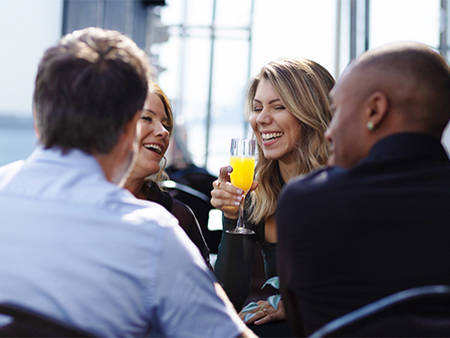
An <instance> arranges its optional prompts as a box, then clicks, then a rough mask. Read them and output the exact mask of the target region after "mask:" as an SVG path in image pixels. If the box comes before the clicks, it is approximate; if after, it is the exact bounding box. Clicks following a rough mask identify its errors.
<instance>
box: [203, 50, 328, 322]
mask: <svg viewBox="0 0 450 338" xmlns="http://www.w3.org/2000/svg"><path fill="white" fill-rule="evenodd" d="M333 85H334V79H333V77H332V76H331V75H330V74H329V72H328V71H327V70H326V69H325V68H324V67H322V66H321V65H319V64H318V63H316V62H314V61H311V60H307V59H281V60H278V61H273V62H270V63H268V64H267V65H265V66H264V67H263V68H262V70H261V71H260V73H259V74H258V75H257V76H256V77H255V78H254V80H253V81H252V83H251V85H250V88H249V91H248V95H247V114H246V116H247V118H248V120H249V122H250V125H251V127H252V129H253V132H254V136H255V138H256V140H257V144H258V160H257V164H256V168H255V183H254V184H253V186H252V190H253V191H252V192H251V193H250V194H249V198H248V199H247V200H246V214H245V218H246V221H247V224H248V225H249V226H250V227H251V228H252V229H253V230H254V231H255V232H256V236H254V237H248V238H244V237H243V236H235V235H234V236H233V235H231V234H227V233H225V231H224V232H223V236H222V241H221V245H220V247H219V253H218V258H217V262H216V265H215V272H216V275H217V278H218V280H219V281H220V282H221V283H222V284H223V286H224V289H225V291H226V292H227V293H228V296H229V297H230V299H231V300H232V302H233V304H234V305H235V307H236V308H237V309H238V310H239V309H241V307H242V305H243V304H244V302H245V301H246V299H248V296H249V290H250V280H251V278H252V275H251V271H252V265H253V264H254V256H253V254H252V252H254V249H253V244H256V243H257V242H258V243H259V245H260V247H261V252H262V256H263V259H264V270H265V277H266V278H270V277H274V276H277V269H276V261H277V258H276V242H277V236H276V223H275V211H276V207H277V199H278V196H279V194H280V192H281V189H282V188H283V186H284V184H285V183H287V182H288V181H290V180H291V179H292V178H294V177H296V176H298V175H301V174H306V173H309V172H310V171H312V170H314V169H316V168H319V167H321V166H323V165H325V164H326V162H327V159H328V149H327V145H326V141H325V138H324V133H325V130H326V129H327V126H328V123H329V121H330V120H331V112H330V104H329V100H328V93H329V92H330V90H331V88H332V87H333ZM231 170H232V169H231V167H230V166H226V167H223V168H221V171H220V176H219V178H218V179H217V180H216V181H215V182H214V183H213V188H214V189H213V191H212V192H211V195H212V199H211V204H212V205H213V206H214V207H216V208H218V209H220V210H222V211H223V214H224V229H232V228H233V227H234V226H235V222H236V218H237V210H238V208H237V205H239V201H240V200H241V199H242V197H243V193H242V191H240V189H238V188H236V187H234V186H232V185H231V183H230V179H229V174H230V172H231ZM232 257H242V259H239V260H237V259H235V258H232ZM258 304H260V306H258V307H257V308H256V309H254V310H253V311H252V313H254V314H255V315H252V316H250V317H251V319H248V318H249V317H247V319H248V320H246V322H247V323H255V324H263V323H266V322H269V321H273V320H279V319H283V318H284V310H283V305H282V302H281V303H280V306H279V307H277V309H274V308H273V307H272V306H271V305H270V304H267V302H262V303H261V302H259V303H258ZM241 317H242V318H243V319H245V318H246V316H245V315H244V313H241Z"/></svg>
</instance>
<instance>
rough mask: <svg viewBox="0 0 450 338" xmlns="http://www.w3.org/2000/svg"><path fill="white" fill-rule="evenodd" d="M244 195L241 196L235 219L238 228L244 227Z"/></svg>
mask: <svg viewBox="0 0 450 338" xmlns="http://www.w3.org/2000/svg"><path fill="white" fill-rule="evenodd" d="M245 196H246V195H244V196H243V197H242V200H241V204H239V217H238V221H237V227H238V228H245V226H244V204H245Z"/></svg>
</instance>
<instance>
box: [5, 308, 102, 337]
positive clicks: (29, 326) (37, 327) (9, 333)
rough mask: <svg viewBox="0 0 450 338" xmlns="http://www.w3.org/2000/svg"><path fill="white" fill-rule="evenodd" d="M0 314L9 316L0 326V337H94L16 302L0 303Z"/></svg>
mask: <svg viewBox="0 0 450 338" xmlns="http://www.w3.org/2000/svg"><path fill="white" fill-rule="evenodd" d="M0 314H1V315H6V316H8V317H10V318H11V321H10V322H8V323H7V324H6V325H4V326H0V337H94V335H93V334H92V333H90V332H87V331H85V330H82V329H79V328H76V327H73V326H71V325H68V324H66V323H63V322H62V321H60V320H57V319H55V318H51V317H49V316H47V315H43V314H41V313H39V312H37V311H35V310H31V309H29V308H27V307H25V306H22V305H18V304H13V303H0Z"/></svg>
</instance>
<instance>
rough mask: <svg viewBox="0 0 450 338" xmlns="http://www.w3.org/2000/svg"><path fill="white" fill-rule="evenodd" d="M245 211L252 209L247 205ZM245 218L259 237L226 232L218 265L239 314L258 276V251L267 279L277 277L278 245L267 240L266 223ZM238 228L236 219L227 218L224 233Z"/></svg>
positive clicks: (222, 280) (217, 270) (220, 274)
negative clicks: (252, 282) (254, 269)
mask: <svg viewBox="0 0 450 338" xmlns="http://www.w3.org/2000/svg"><path fill="white" fill-rule="evenodd" d="M245 210H248V205H247V203H246V208H245ZM244 219H245V221H244V222H245V224H246V225H247V226H248V227H249V228H251V229H253V230H254V231H255V235H236V234H229V233H226V232H225V231H223V232H222V240H221V242H220V245H219V252H218V255H217V260H216V264H215V266H214V270H215V274H216V277H217V279H218V281H219V282H220V283H221V284H222V286H223V288H224V290H225V292H226V293H227V295H228V297H229V298H230V300H231V302H232V303H233V305H234V306H235V308H236V310H238V311H239V310H240V309H241V308H242V306H243V305H244V302H245V300H246V299H247V298H248V297H249V292H250V282H251V279H252V277H254V276H252V267H253V265H254V261H255V256H254V255H255V249H256V250H257V248H260V251H261V254H262V257H263V260H264V272H265V279H268V278H271V277H274V276H277V266H276V262H277V250H276V248H277V244H276V243H269V242H267V241H266V240H265V222H264V221H261V222H259V223H258V224H254V223H251V222H250V221H248V214H247V213H246V212H245V213H244ZM235 227H236V220H231V219H228V218H226V217H223V228H224V230H232V229H234V228H235ZM261 286H262V285H259V287H261Z"/></svg>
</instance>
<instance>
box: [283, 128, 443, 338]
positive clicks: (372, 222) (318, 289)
mask: <svg viewBox="0 0 450 338" xmlns="http://www.w3.org/2000/svg"><path fill="white" fill-rule="evenodd" d="M277 227H278V244H279V247H278V250H279V256H278V270H279V274H280V282H281V289H282V294H283V296H284V299H285V303H286V306H287V312H288V316H289V320H290V322H291V324H292V325H293V326H295V330H296V332H297V334H299V335H301V334H309V333H311V332H313V331H314V330H316V329H318V328H319V327H321V326H322V325H324V324H326V323H327V322H329V321H331V320H332V319H335V318H337V317H339V316H341V315H344V314H346V313H348V312H350V311H352V310H354V309H356V308H358V307H361V306H363V305H365V304H367V303H369V302H372V301H374V300H376V299H378V298H381V297H383V296H386V295H388V294H391V293H393V292H396V291H399V290H402V289H406V288H410V287H414V286H420V285H428V284H450V161H449V158H448V155H447V154H446V152H445V150H444V148H443V147H442V145H441V143H440V142H439V140H437V139H434V138H432V137H430V136H427V135H424V134H412V133H404V134H396V135H392V136H389V137H386V138H384V139H382V140H381V141H380V142H378V143H377V144H376V145H375V146H374V147H373V148H372V150H371V151H370V153H369V155H368V156H367V158H365V159H364V160H362V161H361V162H360V163H359V164H358V165H356V166H355V167H354V168H352V169H350V170H345V169H342V168H338V167H331V168H326V169H322V170H318V171H316V172H314V173H312V174H310V175H308V176H306V177H305V178H303V179H299V180H297V181H294V182H291V183H290V184H288V185H287V186H286V187H285V189H284V190H283V191H282V194H281V197H280V200H279V203H278V210H277Z"/></svg>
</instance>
